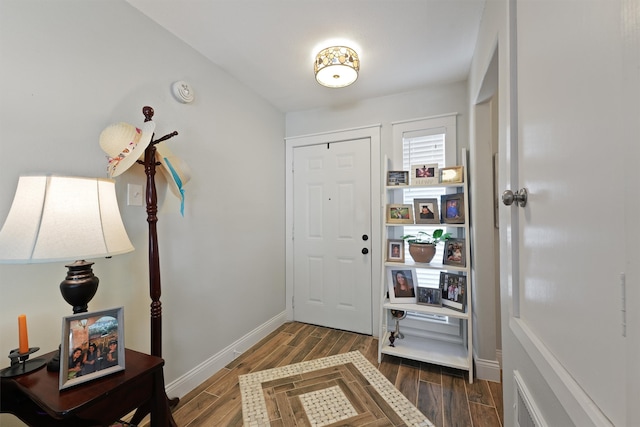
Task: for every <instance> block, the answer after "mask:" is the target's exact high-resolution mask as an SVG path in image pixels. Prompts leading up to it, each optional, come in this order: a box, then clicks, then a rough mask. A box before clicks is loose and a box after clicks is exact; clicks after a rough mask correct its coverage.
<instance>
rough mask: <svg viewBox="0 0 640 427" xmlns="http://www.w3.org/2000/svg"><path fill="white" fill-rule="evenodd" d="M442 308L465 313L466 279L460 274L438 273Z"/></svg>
mask: <svg viewBox="0 0 640 427" xmlns="http://www.w3.org/2000/svg"><path fill="white" fill-rule="evenodd" d="M440 290H441V291H442V306H443V307H447V308H451V309H453V310H456V311H461V312H463V313H464V312H465V311H466V308H465V305H466V301H467V277H466V276H464V275H462V274H453V273H448V272H445V271H441V272H440Z"/></svg>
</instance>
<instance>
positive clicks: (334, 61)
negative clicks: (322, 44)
mask: <svg viewBox="0 0 640 427" xmlns="http://www.w3.org/2000/svg"><path fill="white" fill-rule="evenodd" d="M313 70H314V72H315V75H316V80H317V81H318V83H320V84H321V85H322V86H327V87H333V88H338V87H345V86H349V85H350V84H351V83H353V82H355V81H356V79H357V78H358V71H359V70H360V59H358V54H357V53H356V52H355V51H354V50H353V49H351V48H350V47H346V46H332V47H328V48H326V49H322V50H321V51H320V52H319V53H318V55H316V60H315V63H314V66H313Z"/></svg>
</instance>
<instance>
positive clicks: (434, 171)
mask: <svg viewBox="0 0 640 427" xmlns="http://www.w3.org/2000/svg"><path fill="white" fill-rule="evenodd" d="M437 183H438V164H437V163H430V164H419V165H411V185H429V184H437Z"/></svg>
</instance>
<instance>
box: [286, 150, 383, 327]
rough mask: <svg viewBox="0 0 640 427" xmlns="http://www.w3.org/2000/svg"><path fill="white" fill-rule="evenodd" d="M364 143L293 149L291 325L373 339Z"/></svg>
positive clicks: (367, 157) (367, 159)
mask: <svg viewBox="0 0 640 427" xmlns="http://www.w3.org/2000/svg"><path fill="white" fill-rule="evenodd" d="M370 157H371V156H370V142H369V140H368V139H361V140H353V141H344V142H339V143H332V144H320V145H312V146H303V147H297V148H294V153H293V170H294V174H293V228H294V232H293V258H294V260H293V263H294V284H293V292H294V306H293V312H294V320H297V321H301V322H306V323H312V324H317V325H322V326H328V327H333V328H338V329H345V330H351V331H354V332H360V333H366V334H371V333H372V319H371V316H372V313H371V254H370V253H367V254H363V253H362V250H363V248H366V249H367V250H368V251H370V249H371V243H370V242H371V240H370V239H368V240H363V236H364V235H366V236H368V237H370V236H371V214H370V212H371V200H370V185H371V184H370Z"/></svg>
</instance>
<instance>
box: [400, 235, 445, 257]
mask: <svg viewBox="0 0 640 427" xmlns="http://www.w3.org/2000/svg"><path fill="white" fill-rule="evenodd" d="M450 237H451V233H445V232H444V230H442V229H441V228H438V229H436V230H434V231H433V233H432V234H429V233H427V232H426V231H418V232H417V233H416V234H405V235H404V236H402V239H404V240H405V241H406V242H407V243H409V254H410V255H411V258H413V260H414V261H415V262H422V263H429V262H431V260H432V259H433V257H434V255H435V254H436V245H437V244H438V243H440V242H444V241H446V240H447V239H448V238H450Z"/></svg>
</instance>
